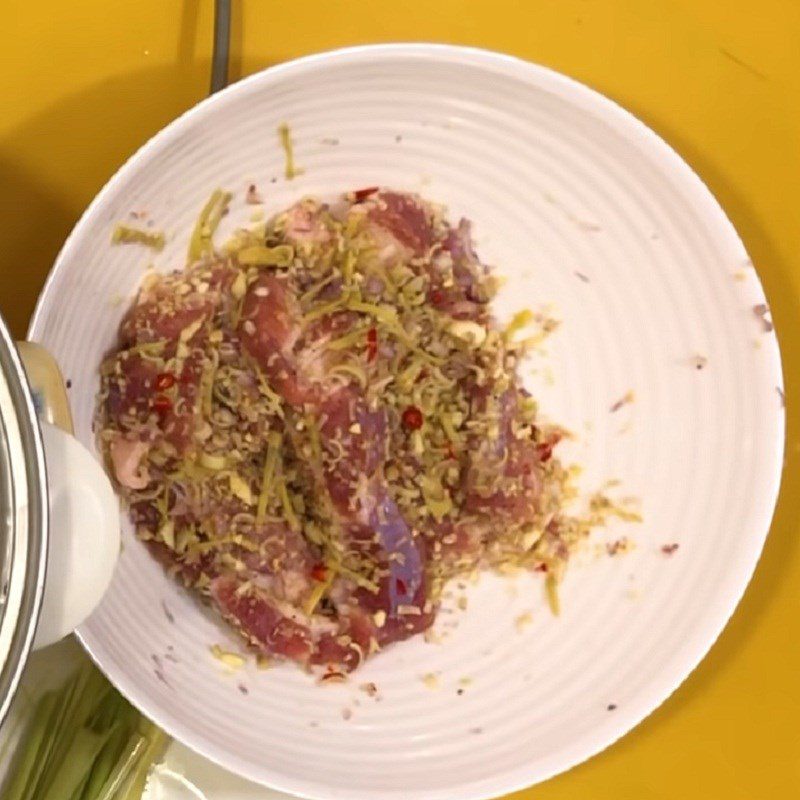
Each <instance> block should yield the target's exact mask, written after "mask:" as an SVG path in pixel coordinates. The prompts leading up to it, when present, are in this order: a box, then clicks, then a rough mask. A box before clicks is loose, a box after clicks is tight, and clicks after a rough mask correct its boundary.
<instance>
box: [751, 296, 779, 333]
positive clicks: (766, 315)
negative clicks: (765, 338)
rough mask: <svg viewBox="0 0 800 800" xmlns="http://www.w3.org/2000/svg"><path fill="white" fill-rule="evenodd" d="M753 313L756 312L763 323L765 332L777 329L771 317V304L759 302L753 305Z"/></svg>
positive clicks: (762, 326) (762, 327)
mask: <svg viewBox="0 0 800 800" xmlns="http://www.w3.org/2000/svg"><path fill="white" fill-rule="evenodd" d="M753 314H755V316H756V318H757V319H758V321H759V322H760V323H761V329H762V330H763V331H764V333H770V332H771V331H773V330H774V329H775V326H774V325H773V324H772V319H771V318H770V311H769V306H768V305H767V304H766V303H759V304H758V305H755V306H753Z"/></svg>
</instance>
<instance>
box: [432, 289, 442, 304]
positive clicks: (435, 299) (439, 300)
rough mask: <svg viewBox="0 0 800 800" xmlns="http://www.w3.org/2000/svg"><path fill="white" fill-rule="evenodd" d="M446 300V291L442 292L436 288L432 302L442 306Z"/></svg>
mask: <svg viewBox="0 0 800 800" xmlns="http://www.w3.org/2000/svg"><path fill="white" fill-rule="evenodd" d="M443 302H444V293H443V292H440V291H439V290H438V289H434V290H433V291H432V292H431V303H433V304H434V305H435V306H440V305H441V304H442V303H443Z"/></svg>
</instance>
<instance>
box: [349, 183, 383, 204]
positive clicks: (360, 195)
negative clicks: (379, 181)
mask: <svg viewBox="0 0 800 800" xmlns="http://www.w3.org/2000/svg"><path fill="white" fill-rule="evenodd" d="M377 191H378V187H377V186H367V187H366V188H364V189H356V191H355V192H353V198H354V199H355V201H356V203H360V202H361V201H362V200H366V199H367V198H368V197H369V196H370V195H371V194H375V192H377Z"/></svg>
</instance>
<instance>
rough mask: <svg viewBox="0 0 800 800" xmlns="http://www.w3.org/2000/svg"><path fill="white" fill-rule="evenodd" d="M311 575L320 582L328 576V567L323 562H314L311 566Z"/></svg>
mask: <svg viewBox="0 0 800 800" xmlns="http://www.w3.org/2000/svg"><path fill="white" fill-rule="evenodd" d="M311 577H312V578H313V579H314V580H315V581H319V582H320V583H322V582H323V581H324V580H325V579H326V578H327V577H328V568H327V567H326V566H325V565H324V564H314V566H313V567H312V568H311Z"/></svg>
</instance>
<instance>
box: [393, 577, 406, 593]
mask: <svg viewBox="0 0 800 800" xmlns="http://www.w3.org/2000/svg"><path fill="white" fill-rule="evenodd" d="M394 585H395V588H396V589H397V591H398V592H399V593H400V594H405V593H406V591H407V587H406V582H405V581H404V580H403V579H402V578H395V581H394Z"/></svg>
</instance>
